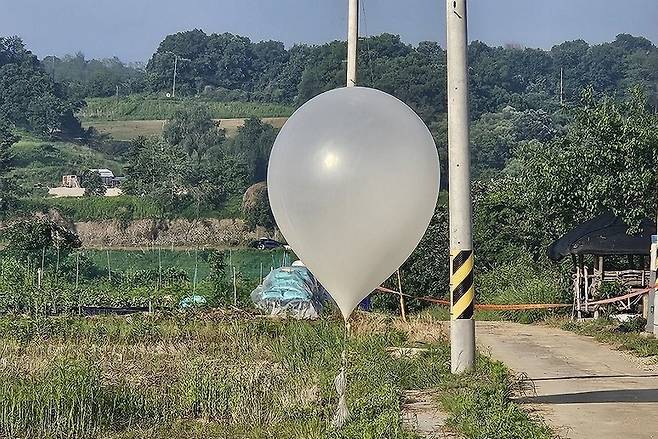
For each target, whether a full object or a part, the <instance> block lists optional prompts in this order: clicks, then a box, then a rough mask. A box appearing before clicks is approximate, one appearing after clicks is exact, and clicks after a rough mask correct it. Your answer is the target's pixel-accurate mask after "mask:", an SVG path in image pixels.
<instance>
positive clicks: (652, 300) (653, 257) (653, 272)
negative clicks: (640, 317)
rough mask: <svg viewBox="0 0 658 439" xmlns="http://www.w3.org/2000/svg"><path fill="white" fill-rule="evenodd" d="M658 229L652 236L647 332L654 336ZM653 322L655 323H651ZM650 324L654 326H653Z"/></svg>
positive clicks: (657, 327)
mask: <svg viewBox="0 0 658 439" xmlns="http://www.w3.org/2000/svg"><path fill="white" fill-rule="evenodd" d="M656 225H657V227H658V218H656ZM656 275H658V230H656V235H654V236H652V237H651V276H650V277H649V282H650V283H649V287H650V288H651V291H650V292H649V315H648V316H647V327H646V330H647V332H653V335H654V337H658V312H656V310H657V309H658V294H656V293H658V278H657V276H656ZM651 323H652V324H653V325H651ZM650 326H653V328H651V327H650Z"/></svg>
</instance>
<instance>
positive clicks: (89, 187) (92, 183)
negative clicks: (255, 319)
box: [80, 170, 107, 197]
mask: <svg viewBox="0 0 658 439" xmlns="http://www.w3.org/2000/svg"><path fill="white" fill-rule="evenodd" d="M80 179H81V183H82V187H83V188H85V196H86V197H102V196H104V195H105V192H107V188H106V187H105V185H104V184H103V180H102V179H101V176H100V174H99V173H98V171H92V170H87V171H84V172H83V173H82V175H81V178H80Z"/></svg>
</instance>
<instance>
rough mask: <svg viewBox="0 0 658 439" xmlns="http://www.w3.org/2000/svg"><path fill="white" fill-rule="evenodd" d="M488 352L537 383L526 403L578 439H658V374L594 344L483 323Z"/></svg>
mask: <svg viewBox="0 0 658 439" xmlns="http://www.w3.org/2000/svg"><path fill="white" fill-rule="evenodd" d="M476 334H477V339H478V345H479V348H480V351H481V352H483V353H485V354H489V355H491V356H492V357H493V358H495V359H497V360H500V361H502V362H503V363H505V364H506V365H507V366H508V367H510V368H511V369H513V370H514V371H515V372H518V373H525V374H527V375H528V377H529V378H531V379H532V380H533V382H534V385H535V388H536V395H535V394H533V392H532V390H530V392H529V393H527V394H526V396H525V397H522V396H521V397H519V398H518V402H519V403H521V404H523V405H525V407H526V408H528V409H530V410H537V412H538V413H539V414H540V415H541V416H542V417H544V419H546V421H547V422H548V423H549V425H551V426H552V427H553V428H554V429H555V431H556V432H557V433H558V434H559V435H560V437H565V438H570V439H585V438H587V439H620V438H623V439H640V438H641V439H658V367H657V366H656V365H655V364H650V362H649V361H648V360H643V359H639V358H637V357H632V356H631V355H629V354H626V353H623V352H619V351H615V350H613V349H610V348H609V347H607V346H605V345H602V344H600V343H597V342H595V341H594V340H593V339H591V338H589V337H583V336H579V335H576V334H573V333H570V332H566V331H562V330H559V329H555V328H551V327H548V326H539V325H520V324H517V323H510V322H478V323H477V332H476Z"/></svg>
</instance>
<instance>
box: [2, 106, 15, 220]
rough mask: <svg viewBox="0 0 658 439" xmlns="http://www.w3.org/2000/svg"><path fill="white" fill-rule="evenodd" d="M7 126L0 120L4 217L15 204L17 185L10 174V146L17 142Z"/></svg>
mask: <svg viewBox="0 0 658 439" xmlns="http://www.w3.org/2000/svg"><path fill="white" fill-rule="evenodd" d="M18 140H19V137H18V136H17V135H15V134H14V133H13V132H12V131H11V128H10V126H9V124H8V123H7V122H6V121H4V120H2V119H1V118H0V216H6V215H7V213H9V211H10V210H11V208H12V207H13V206H14V204H15V203H16V194H17V191H18V187H17V185H16V184H15V183H14V180H13V179H12V177H11V175H10V173H11V171H12V166H11V161H12V154H11V151H10V148H11V146H12V145H13V144H14V143H16V142H18Z"/></svg>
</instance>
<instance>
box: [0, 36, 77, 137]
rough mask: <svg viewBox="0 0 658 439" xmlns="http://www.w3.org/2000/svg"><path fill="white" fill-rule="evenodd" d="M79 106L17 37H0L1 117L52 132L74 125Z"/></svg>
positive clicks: (19, 124)
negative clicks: (74, 114) (75, 113)
mask: <svg viewBox="0 0 658 439" xmlns="http://www.w3.org/2000/svg"><path fill="white" fill-rule="evenodd" d="M80 106H81V103H80V102H75V101H73V100H71V99H69V98H68V96H67V94H66V91H65V90H64V88H63V87H61V86H60V85H59V84H56V83H54V82H53V80H52V78H51V77H50V76H49V75H48V74H47V73H46V72H45V71H44V70H43V67H42V65H41V63H40V62H39V60H38V59H37V57H36V56H34V55H33V54H32V53H31V52H30V51H29V50H27V49H26V48H25V45H24V44H23V41H22V40H21V39H20V38H18V37H9V38H5V37H0V118H4V119H6V120H7V121H9V122H11V123H13V124H15V125H16V126H18V127H20V128H25V129H28V130H32V131H35V132H38V133H40V134H47V135H52V134H54V133H55V132H57V131H62V132H64V131H65V129H71V128H76V124H73V123H71V122H72V120H74V119H75V117H74V116H73V113H74V112H75V111H76V110H77V109H79V108H80ZM77 128H78V130H79V129H80V127H79V122H78V124H77ZM65 134H73V135H79V134H80V132H79V131H77V132H65Z"/></svg>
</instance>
